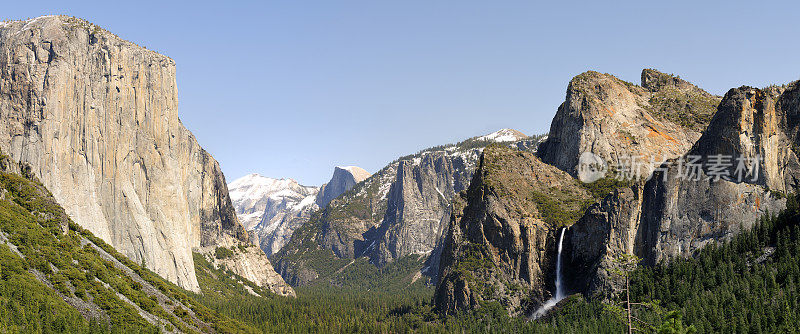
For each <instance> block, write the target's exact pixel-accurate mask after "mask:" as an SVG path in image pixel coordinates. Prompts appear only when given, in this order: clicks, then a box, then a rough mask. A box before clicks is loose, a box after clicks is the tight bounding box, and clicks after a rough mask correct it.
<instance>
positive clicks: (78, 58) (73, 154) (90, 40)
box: [0, 16, 270, 291]
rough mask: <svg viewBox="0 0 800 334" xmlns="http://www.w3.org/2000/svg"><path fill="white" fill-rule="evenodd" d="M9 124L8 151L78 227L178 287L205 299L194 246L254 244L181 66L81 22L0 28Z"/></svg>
mask: <svg viewBox="0 0 800 334" xmlns="http://www.w3.org/2000/svg"><path fill="white" fill-rule="evenodd" d="M0 118H2V120H3V122H0V149H2V150H3V151H4V152H7V153H8V154H9V155H10V156H11V157H12V158H13V159H14V160H17V161H22V162H25V163H28V164H30V165H31V166H32V168H33V172H34V173H35V174H36V176H37V177H38V178H39V179H41V181H42V183H44V185H45V186H46V187H47V188H48V189H50V191H51V192H52V193H53V195H54V197H55V198H56V199H57V200H58V201H59V203H60V204H61V205H62V206H63V207H64V208H65V210H66V211H67V213H68V214H69V215H70V217H71V218H72V219H73V220H74V221H75V222H77V223H78V224H80V225H82V226H84V227H85V228H87V229H89V230H90V231H92V233H94V234H95V235H97V236H98V237H100V238H102V239H103V240H105V241H107V242H108V243H109V244H111V245H112V246H113V247H114V248H116V249H117V250H119V251H120V252H121V253H123V254H125V255H126V256H128V257H129V258H131V260H133V261H135V262H144V263H145V264H146V266H147V267H148V268H150V269H152V270H153V271H155V272H156V273H158V274H159V275H161V276H163V277H165V278H167V279H168V280H170V281H172V282H175V283H177V284H178V285H180V286H181V287H183V288H186V289H189V290H193V291H199V288H198V283H197V280H196V278H195V271H194V263H193V259H192V248H194V247H211V246H214V245H215V244H217V241H218V240H221V239H230V240H235V241H236V242H241V243H247V242H248V236H247V233H246V232H245V230H244V229H243V228H242V226H241V225H240V224H239V221H238V219H237V217H236V215H235V211H234V208H233V206H232V205H231V201H230V198H229V196H228V189H227V186H226V183H225V178H224V176H223V174H222V172H221V170H220V168H219V164H218V163H217V162H216V161H215V160H214V158H213V157H211V155H210V154H208V152H206V151H205V150H203V149H202V148H201V147H200V145H198V143H197V141H196V140H195V138H194V136H193V135H192V133H191V132H189V131H188V130H187V129H186V128H185V127H184V126H183V125H182V124H181V121H180V120H179V118H178V92H177V85H176V81H175V62H174V61H173V60H172V59H170V58H168V57H166V56H163V55H160V54H158V53H155V52H153V51H150V50H147V49H145V48H142V47H139V46H137V45H135V44H133V43H130V42H127V41H125V40H122V39H120V38H118V37H117V36H115V35H113V34H111V33H110V32H107V31H105V30H103V29H101V28H99V27H97V26H95V25H93V24H91V23H88V22H86V21H83V20H80V19H74V18H70V17H65V16H47V17H40V18H36V19H32V20H27V21H15V22H5V23H2V25H0ZM262 265H264V266H270V265H269V263H268V262H267V263H265V264H262Z"/></svg>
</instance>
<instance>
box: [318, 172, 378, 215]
mask: <svg viewBox="0 0 800 334" xmlns="http://www.w3.org/2000/svg"><path fill="white" fill-rule="evenodd" d="M368 177H369V172H367V171H365V170H364V169H362V168H360V167H356V166H347V167H339V166H336V168H334V170H333V176H332V177H331V180H330V181H328V183H326V184H324V185H322V187H321V188H320V189H319V195H317V200H316V203H317V205H318V206H319V207H320V208H324V207H326V206H328V203H330V202H331V201H332V200H333V199H334V198H336V197H339V195H341V194H344V193H345V192H346V191H348V190H350V189H352V188H353V186H355V185H356V183H359V182H361V181H364V180H366V179H367V178H368Z"/></svg>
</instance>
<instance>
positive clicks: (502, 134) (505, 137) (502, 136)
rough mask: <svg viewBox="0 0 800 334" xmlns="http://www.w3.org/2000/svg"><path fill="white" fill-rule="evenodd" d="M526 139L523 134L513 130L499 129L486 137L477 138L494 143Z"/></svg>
mask: <svg viewBox="0 0 800 334" xmlns="http://www.w3.org/2000/svg"><path fill="white" fill-rule="evenodd" d="M525 138H528V136H526V135H525V134H524V133H522V132H519V131H517V130H514V129H500V130H497V131H495V132H492V133H490V134H488V135H485V136H481V137H478V140H486V141H493V142H496V143H502V142H509V141H516V140H520V139H525Z"/></svg>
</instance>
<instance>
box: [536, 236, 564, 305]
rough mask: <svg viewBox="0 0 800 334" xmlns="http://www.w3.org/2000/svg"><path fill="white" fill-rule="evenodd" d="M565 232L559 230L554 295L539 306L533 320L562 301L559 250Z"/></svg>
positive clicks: (562, 290)
mask: <svg viewBox="0 0 800 334" xmlns="http://www.w3.org/2000/svg"><path fill="white" fill-rule="evenodd" d="M566 231H567V228H566V227H565V228H563V229H561V237H559V238H558V257H557V258H556V294H555V296H553V298H550V299H549V300H547V301H546V302H545V303H544V304H542V306H540V307H539V309H538V310H536V312H534V313H533V315H532V316H531V317H532V318H533V319H538V318H540V317H541V316H543V315H545V314H546V313H547V311H549V310H550V309H551V308H553V306H556V304H558V302H559V301H561V300H562V299H564V286H563V285H564V283H563V280H562V278H561V249H562V246H563V244H564V232H566Z"/></svg>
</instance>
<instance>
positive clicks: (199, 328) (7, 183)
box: [0, 156, 247, 333]
mask: <svg viewBox="0 0 800 334" xmlns="http://www.w3.org/2000/svg"><path fill="white" fill-rule="evenodd" d="M0 230H1V232H0V275H1V276H2V280H0V330H1V331H3V332H11V333H15V332H21V333H37V332H46V333H47V332H56V333H57V332H77V333H82V332H98V333H107V332H140V333H141V332H143V333H147V332H175V331H178V332H240V331H247V327H246V326H243V325H241V324H239V323H238V322H236V321H232V320H230V319H227V318H224V317H220V316H219V315H218V314H216V313H215V312H213V311H210V310H209V309H207V308H206V307H204V306H203V305H202V304H200V303H199V302H197V301H196V300H194V299H191V298H189V297H188V296H187V294H186V291H185V290H183V289H181V288H179V287H177V286H175V285H174V284H172V283H169V282H167V281H166V280H164V279H163V278H161V277H159V276H157V275H155V274H153V273H152V272H151V271H149V270H147V269H144V268H143V267H142V266H141V265H140V264H136V263H133V262H132V261H130V260H129V259H128V258H126V257H125V256H123V255H121V254H120V253H118V252H117V251H116V250H114V249H113V248H112V247H110V246H109V245H108V244H106V243H105V242H103V241H102V240H100V239H99V238H97V237H95V236H94V235H93V234H92V233H91V232H88V231H87V230H85V229H83V228H81V227H80V226H78V225H77V224H75V223H73V222H72V221H71V220H70V218H69V216H68V215H67V214H66V213H65V212H64V209H63V208H61V207H60V206H59V205H58V203H56V201H55V199H54V198H53V197H52V195H51V194H50V192H49V191H48V190H47V189H46V188H45V187H44V186H43V185H42V184H41V183H40V182H39V181H38V180H37V179H36V177H35V176H33V174H32V173H31V171H30V168H29V167H27V165H22V164H18V163H16V162H13V161H11V160H10V159H8V158H7V157H6V156H0Z"/></svg>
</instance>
